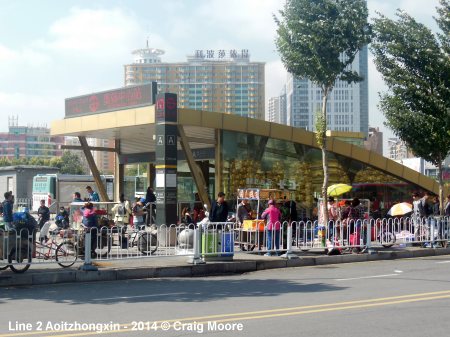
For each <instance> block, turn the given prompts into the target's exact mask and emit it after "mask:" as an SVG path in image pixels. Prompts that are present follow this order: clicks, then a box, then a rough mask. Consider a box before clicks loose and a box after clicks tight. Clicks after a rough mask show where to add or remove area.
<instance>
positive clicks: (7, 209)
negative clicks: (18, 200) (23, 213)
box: [2, 191, 14, 230]
mask: <svg viewBox="0 0 450 337" xmlns="http://www.w3.org/2000/svg"><path fill="white" fill-rule="evenodd" d="M4 197H5V200H3V202H2V208H3V222H4V223H5V229H6V230H9V229H12V222H13V205H14V196H13V194H12V192H11V191H9V192H5V194H4Z"/></svg>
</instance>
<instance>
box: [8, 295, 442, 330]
mask: <svg viewBox="0 0 450 337" xmlns="http://www.w3.org/2000/svg"><path fill="white" fill-rule="evenodd" d="M444 298H450V290H445V291H435V292H428V293H420V294H411V295H401V296H392V297H383V298H374V299H367V300H358V301H348V302H337V303H328V304H318V305H308V306H300V307H290V308H279V309H270V310H260V311H249V312H241V313H232V314H217V315H209V316H199V317H187V318H178V319H170V320H159V321H155V322H154V323H156V324H161V323H162V322H169V323H173V322H193V321H195V322H197V323H207V322H208V321H215V322H218V323H222V322H230V321H241V320H253V319H261V318H273V317H283V316H294V315H304V314H311V313H319V312H329V311H339V310H348V309H356V308H369V307H377V306H383V305H393V304H402V303H412V302H420V301H427V300H436V299H444ZM200 320H203V321H200ZM199 321H200V322H199ZM152 323H153V322H152ZM129 326H131V323H124V324H120V327H121V328H124V327H129ZM77 332H78V331H76V330H74V331H67V332H65V334H63V335H53V334H56V333H61V331H33V332H21V333H8V334H0V337H11V336H29V335H50V334H51V335H52V336H53V337H69V336H89V335H98V334H112V333H125V332H130V333H133V332H134V331H131V330H128V329H123V330H122V329H121V330H115V331H105V332H103V333H100V332H79V333H77Z"/></svg>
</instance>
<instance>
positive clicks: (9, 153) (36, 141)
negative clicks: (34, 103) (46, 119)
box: [0, 117, 64, 159]
mask: <svg viewBox="0 0 450 337" xmlns="http://www.w3.org/2000/svg"><path fill="white" fill-rule="evenodd" d="M63 144H64V137H60V136H56V137H55V136H51V135H50V129H49V128H47V127H44V126H19V125H18V118H17V117H9V118H8V132H0V157H6V158H8V159H19V158H33V157H36V158H42V159H49V158H52V157H55V156H61V155H62V150H61V145H63Z"/></svg>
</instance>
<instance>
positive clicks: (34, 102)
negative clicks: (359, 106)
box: [0, 0, 438, 148]
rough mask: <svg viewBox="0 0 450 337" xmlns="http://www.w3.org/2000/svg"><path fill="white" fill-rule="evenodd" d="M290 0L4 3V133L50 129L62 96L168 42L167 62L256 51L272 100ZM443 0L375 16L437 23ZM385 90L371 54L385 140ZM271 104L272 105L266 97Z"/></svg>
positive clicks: (388, 6) (381, 5) (384, 5)
mask: <svg viewBox="0 0 450 337" xmlns="http://www.w3.org/2000/svg"><path fill="white" fill-rule="evenodd" d="M283 3H284V1H283V0H164V1H163V0H97V1H93V0H88V1H87V0H79V1H74V0H65V1H57V0H40V1H32V0H27V1H26V0H14V1H12V0H0V32H2V34H1V35H0V132H6V131H7V130H8V117H9V116H17V117H18V120H19V125H33V126H45V125H46V126H50V123H51V121H52V120H57V119H62V118H64V99H65V98H67V97H73V96H78V95H82V94H87V93H90V92H96V91H101V90H108V89H114V88H118V87H121V86H123V84H124V70H123V65H124V64H128V63H131V62H132V55H131V51H132V50H134V49H139V48H143V47H145V44H146V40H147V39H148V40H149V45H150V47H153V48H158V49H163V50H165V54H164V55H163V56H162V59H163V61H166V62H175V61H185V60H186V55H191V54H193V53H194V51H195V50H208V49H213V50H219V49H225V50H229V49H236V50H242V49H248V50H249V53H250V58H251V60H252V61H260V62H266V100H267V99H268V98H269V97H273V96H277V95H278V94H279V92H280V90H281V87H282V85H283V84H284V82H285V80H286V71H285V69H284V67H283V65H282V63H281V61H280V57H279V55H278V53H277V51H276V48H275V43H274V40H275V34H276V26H275V23H274V20H273V15H274V14H275V15H278V11H279V10H280V9H281V7H282V5H283ZM437 5H438V0H426V1H425V0H368V7H369V10H370V16H371V17H374V16H375V15H376V14H375V13H376V12H380V13H383V14H385V15H387V16H389V17H394V13H395V11H396V9H398V8H401V9H403V10H405V11H406V12H408V13H409V14H410V15H412V16H413V17H415V18H416V20H418V21H419V22H422V23H424V24H426V25H427V26H429V27H431V28H432V29H436V24H435V22H434V20H433V15H435V14H436V13H435V7H436V6H437ZM383 90H386V88H385V86H384V83H383V80H382V79H381V76H380V74H379V73H378V72H377V71H376V69H375V66H374V64H373V59H372V56H369V125H370V126H378V127H380V128H381V129H382V130H383V131H384V132H385V135H384V137H385V148H386V139H387V138H388V137H391V136H393V135H392V133H391V132H390V131H389V130H387V129H386V128H385V127H384V126H383V120H384V117H383V115H382V113H381V112H380V111H379V109H378V108H377V104H378V93H379V92H380V91H383ZM266 106H267V104H266Z"/></svg>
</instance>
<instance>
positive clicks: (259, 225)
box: [236, 188, 285, 251]
mask: <svg viewBox="0 0 450 337" xmlns="http://www.w3.org/2000/svg"><path fill="white" fill-rule="evenodd" d="M284 196H285V194H284V192H283V191H281V190H276V189H258V188H246V189H238V194H237V198H236V213H237V223H238V224H239V227H238V228H237V233H238V234H237V236H236V243H238V244H239V246H240V248H241V249H242V250H244V251H247V250H248V251H252V250H254V249H255V247H258V248H257V250H262V246H264V241H265V240H264V233H265V231H264V230H265V225H266V224H265V221H264V219H261V214H262V212H263V211H264V209H266V207H267V204H268V202H269V200H279V199H283V198H284ZM243 200H244V201H248V203H247V205H248V206H247V207H248V209H249V210H248V212H247V213H248V216H246V217H244V218H242V219H239V213H240V212H239V208H240V207H244V206H243V205H242V201H243Z"/></svg>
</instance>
